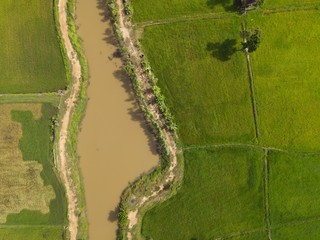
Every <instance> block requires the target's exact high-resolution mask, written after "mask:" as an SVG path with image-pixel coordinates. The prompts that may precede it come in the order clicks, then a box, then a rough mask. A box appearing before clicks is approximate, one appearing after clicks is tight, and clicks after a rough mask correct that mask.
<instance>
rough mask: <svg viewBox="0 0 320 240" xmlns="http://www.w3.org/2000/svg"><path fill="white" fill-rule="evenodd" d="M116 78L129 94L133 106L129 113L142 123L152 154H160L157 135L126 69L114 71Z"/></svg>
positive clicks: (129, 100)
mask: <svg viewBox="0 0 320 240" xmlns="http://www.w3.org/2000/svg"><path fill="white" fill-rule="evenodd" d="M113 75H114V76H115V78H116V79H118V80H120V81H121V83H122V87H123V88H124V90H125V91H126V93H127V94H128V99H126V101H128V102H131V104H132V106H131V107H130V108H129V109H128V113H129V115H130V116H131V119H132V120H133V121H137V122H139V123H140V126H141V128H142V129H143V131H144V134H145V135H146V136H147V139H148V145H149V148H150V151H151V153H152V154H154V155H156V154H159V152H158V146H157V142H156V139H155V136H154V135H153V134H151V133H152V128H151V127H150V125H149V124H148V123H147V122H146V120H145V118H144V115H143V113H142V111H141V109H140V107H139V105H138V103H137V100H136V97H135V95H134V91H133V86H132V83H131V81H130V78H129V77H128V75H127V73H126V72H125V70H124V69H121V70H117V71H115V72H114V73H113Z"/></svg>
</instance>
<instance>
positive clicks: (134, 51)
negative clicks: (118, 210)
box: [117, 0, 178, 240]
mask: <svg viewBox="0 0 320 240" xmlns="http://www.w3.org/2000/svg"><path fill="white" fill-rule="evenodd" d="M117 4H118V7H119V30H120V32H121V34H122V36H123V39H124V43H125V45H126V47H127V49H128V51H129V52H130V57H131V60H132V62H133V64H134V66H135V69H136V73H137V77H138V81H140V83H141V86H142V91H143V92H150V91H147V90H150V88H151V86H150V83H149V81H148V77H147V76H146V75H145V73H144V70H143V69H142V67H141V64H140V62H141V58H140V56H141V55H142V52H141V51H140V49H139V48H138V47H137V45H136V44H135V41H136V40H135V38H134V37H133V36H134V33H133V28H132V25H131V23H130V21H129V20H127V18H126V16H125V14H124V11H123V9H124V6H123V1H122V0H117ZM151 95H153V94H151ZM151 97H152V98H154V97H155V96H151ZM145 98H146V99H148V98H150V94H149V96H145ZM147 108H148V109H149V111H150V112H151V113H152V115H153V118H154V119H156V120H157V121H158V123H159V124H160V126H162V129H161V133H162V134H163V136H164V139H165V142H166V145H167V146H168V149H169V153H170V156H171V162H170V167H169V169H168V172H167V173H166V178H165V180H164V181H163V183H162V184H161V185H160V186H159V190H158V191H155V192H152V193H151V194H150V195H148V196H144V197H142V200H141V201H140V202H138V203H137V209H136V210H135V211H130V212H128V220H129V223H128V226H129V229H132V228H133V227H134V226H135V225H136V224H137V223H138V212H139V208H141V207H142V206H143V205H144V204H145V203H146V202H147V201H148V200H150V199H151V198H153V197H156V196H157V195H159V194H160V193H161V191H162V190H163V189H164V185H165V184H166V183H169V182H172V181H173V180H174V178H175V174H174V170H175V168H176V166H177V163H178V162H177V147H176V143H175V140H174V137H173V136H172V134H171V133H170V132H168V131H167V130H166V129H165V127H164V126H165V124H164V121H163V119H162V117H161V112H160V109H159V108H158V106H157V105H155V104H149V105H147ZM127 239H128V240H131V239H132V235H131V233H130V232H128V235H127Z"/></svg>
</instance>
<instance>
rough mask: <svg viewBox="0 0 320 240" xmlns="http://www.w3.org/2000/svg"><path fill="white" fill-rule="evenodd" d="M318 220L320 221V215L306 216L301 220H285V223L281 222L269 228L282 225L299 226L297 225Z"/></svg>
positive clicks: (277, 227)
mask: <svg viewBox="0 0 320 240" xmlns="http://www.w3.org/2000/svg"><path fill="white" fill-rule="evenodd" d="M318 221H320V216H317V217H310V218H306V219H305V220H301V221H291V222H287V223H282V224H279V225H277V226H274V227H271V228H270V229H280V228H283V227H290V226H299V225H303V224H307V223H312V222H318Z"/></svg>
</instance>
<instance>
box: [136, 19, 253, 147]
mask: <svg viewBox="0 0 320 240" xmlns="http://www.w3.org/2000/svg"><path fill="white" fill-rule="evenodd" d="M239 20H240V19H238V18H234V19H219V20H217V19H216V20H205V21H194V22H189V23H183V24H181V23H179V24H170V25H164V26H155V27H148V28H146V29H145V31H144V33H143V37H142V39H141V43H142V46H143V49H144V52H145V54H146V56H147V57H148V59H149V61H150V63H151V66H152V67H153V71H154V73H155V75H156V76H157V77H158V78H159V86H160V87H161V89H162V92H163V93H164V95H165V97H166V101H167V103H168V106H169V107H170V108H171V111H172V113H173V114H174V116H175V120H176V122H177V125H178V132H179V136H180V138H181V139H182V142H183V143H184V144H186V145H193V144H212V143H226V142H242V143H248V142H250V143H254V142H255V132H254V119H253V112H252V105H251V102H250V91H249V80H248V76H247V71H246V61H245V56H244V54H243V52H242V51H240V49H241V45H240V34H239V32H240V29H241V23H240V21H239Z"/></svg>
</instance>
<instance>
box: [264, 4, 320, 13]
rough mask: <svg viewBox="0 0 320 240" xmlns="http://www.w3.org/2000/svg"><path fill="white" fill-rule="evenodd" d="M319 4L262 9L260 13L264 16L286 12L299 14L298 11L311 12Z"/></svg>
mask: <svg viewBox="0 0 320 240" xmlns="http://www.w3.org/2000/svg"><path fill="white" fill-rule="evenodd" d="M319 5H320V2H314V3H308V4H305V5H300V6H282V7H276V8H263V10H262V13H263V14H264V15H268V14H275V13H287V12H299V11H313V10H317V7H318V6H319Z"/></svg>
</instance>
